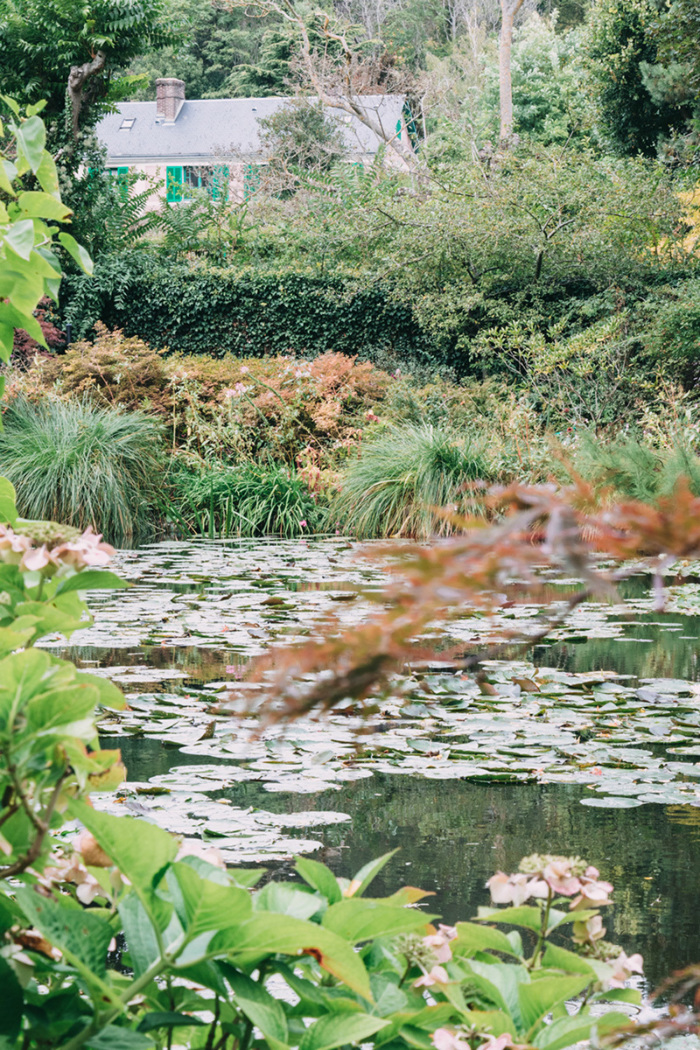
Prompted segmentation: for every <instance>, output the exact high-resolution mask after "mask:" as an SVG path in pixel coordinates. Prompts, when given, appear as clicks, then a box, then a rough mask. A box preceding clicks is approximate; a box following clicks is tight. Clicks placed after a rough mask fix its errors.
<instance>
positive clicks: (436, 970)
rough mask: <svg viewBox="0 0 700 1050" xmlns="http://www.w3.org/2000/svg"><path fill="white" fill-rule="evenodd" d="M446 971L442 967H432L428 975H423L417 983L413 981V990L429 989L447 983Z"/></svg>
mask: <svg viewBox="0 0 700 1050" xmlns="http://www.w3.org/2000/svg"><path fill="white" fill-rule="evenodd" d="M449 979H450V978H449V977H448V975H447V970H446V969H445V967H444V966H433V968H432V970H431V971H430V973H424V974H423V976H422V977H419V978H418V980H417V981H414V983H413V987H414V988H430V987H431V985H433V984H447V982H448V981H449Z"/></svg>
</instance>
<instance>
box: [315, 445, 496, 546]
mask: <svg viewBox="0 0 700 1050" xmlns="http://www.w3.org/2000/svg"><path fill="white" fill-rule="evenodd" d="M489 476H490V470H489V467H488V464H487V461H486V458H485V456H484V454H483V451H482V449H481V448H480V447H479V446H477V445H476V444H474V443H472V442H470V441H468V440H466V439H459V438H457V437H456V436H455V435H454V434H453V433H451V432H449V431H447V430H441V429H439V428H437V427H432V426H414V425H411V426H402V427H396V428H395V429H393V430H390V431H388V432H386V433H384V434H382V435H381V436H380V437H378V438H376V439H375V440H374V441H373V442H371V444H368V445H366V446H365V447H364V448H363V450H362V454H361V456H360V457H359V458H358V459H357V460H354V461H353V462H352V463H351V464H350V465H349V467H348V468H347V471H346V473H345V478H344V480H343V484H342V489H341V492H340V494H339V495H338V496H337V497H336V499H335V500H334V502H333V504H332V506H331V515H332V518H334V519H337V520H338V523H339V525H340V526H341V528H346V529H348V530H349V531H351V532H352V533H353V534H354V535H356V536H359V537H361V538H369V537H375V536H413V537H417V538H418V539H426V538H428V537H429V536H431V535H435V534H445V533H447V532H449V531H450V530H451V526H450V524H449V522H448V521H446V520H445V518H444V516H441V515H440V514H439V513H438V509H439V508H445V507H448V508H450V509H452V510H458V511H460V512H470V511H472V510H473V509H474V507H473V501H472V499H471V498H470V494H469V487H468V485H467V483H468V482H470V481H477V480H488V479H489Z"/></svg>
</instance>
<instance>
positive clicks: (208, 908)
mask: <svg viewBox="0 0 700 1050" xmlns="http://www.w3.org/2000/svg"><path fill="white" fill-rule="evenodd" d="M168 886H169V887H170V892H171V895H172V899H173V904H174V906H175V911H176V913H177V917H178V919H179V920H180V922H181V923H182V927H183V929H184V930H185V933H186V934H187V938H188V940H194V938H195V937H198V936H199V935H200V934H202V933H210V932H211V931H213V930H227V929H230V928H231V927H234V926H240V924H241V923H242V922H245V920H246V919H249V918H250V916H251V915H252V914H253V904H252V901H251V898H250V894H249V893H248V891H247V890H241V889H238V888H237V887H236V886H221V885H219V884H218V883H216V882H210V881H209V880H208V879H203V878H202V877H201V876H200V875H198V874H197V872H196V871H195V870H194V869H193V868H191V867H190V866H189V864H182V863H176V864H173V865H172V866H171V868H170V870H169V872H168Z"/></svg>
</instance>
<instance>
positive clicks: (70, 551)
mask: <svg viewBox="0 0 700 1050" xmlns="http://www.w3.org/2000/svg"><path fill="white" fill-rule="evenodd" d="M113 555H114V547H111V546H110V545H109V543H103V542H102V536H101V535H99V534H97V533H94V532H93V531H92V528H87V529H86V530H85V532H83V533H82V534H81V535H80V536H77V537H76V538H75V539H73V540H66V541H64V542H62V543H57V544H56V545H55V546H53V547H49V545H48V544H46V543H43V544H41V546H35V544H34V541H33V540H32V538H31V537H30V536H25V535H22V534H21V533H17V532H15V531H14V529H11V528H10V526H9V525H0V561H3V562H5V563H6V564H9V565H18V566H19V568H20V570H21V571H22V572H43V573H44V575H45V576H54V575H55V574H56V573H57V572H58V570H59V569H61V568H63V567H67V568H70V569H72V570H73V571H74V572H80V571H81V569H84V568H86V566H88V565H98V566H100V565H106V564H107V563H108V562H109V561H110V559H111V558H112V557H113ZM44 570H48V571H44Z"/></svg>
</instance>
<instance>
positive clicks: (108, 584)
mask: <svg viewBox="0 0 700 1050" xmlns="http://www.w3.org/2000/svg"><path fill="white" fill-rule="evenodd" d="M127 587H131V584H130V583H129V582H128V581H127V580H123V579H122V578H121V576H117V574H116V573H115V572H104V571H102V570H101V569H84V570H83V572H76V573H75V575H74V576H69V577H68V579H66V580H62V581H61V583H60V584H59V585H58V588H57V589H56V593H57V594H67V593H68V592H69V591H98V590H99V591H118V590H124V589H125V588H127Z"/></svg>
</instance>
